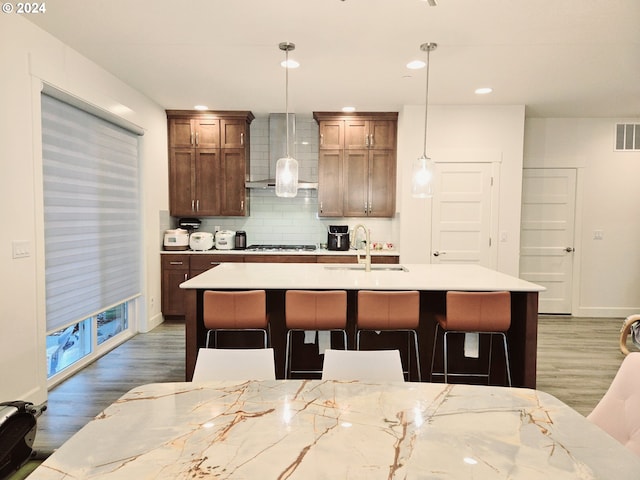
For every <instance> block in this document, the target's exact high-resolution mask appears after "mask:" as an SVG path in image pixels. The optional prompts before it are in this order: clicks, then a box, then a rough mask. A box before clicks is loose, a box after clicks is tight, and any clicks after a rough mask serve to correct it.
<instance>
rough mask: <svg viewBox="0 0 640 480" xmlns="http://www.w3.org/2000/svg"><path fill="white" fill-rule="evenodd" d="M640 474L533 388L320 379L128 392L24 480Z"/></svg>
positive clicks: (607, 440) (616, 449) (636, 464)
mask: <svg viewBox="0 0 640 480" xmlns="http://www.w3.org/2000/svg"><path fill="white" fill-rule="evenodd" d="M208 476H211V477H212V478H233V479H252V480H254V479H289V478H291V479H324V478H327V479H367V480H370V479H378V478H380V479H388V478H398V479H493V478H495V479H541V478H546V479H550V480H551V479H553V480H560V479H596V478H597V479H609V478H616V479H618V480H621V479H638V478H640V458H639V457H637V456H635V455H634V454H632V453H631V452H630V451H628V450H627V449H626V448H624V447H623V446H622V445H620V444H619V443H618V442H616V441H615V440H614V439H613V438H611V437H609V436H608V435H607V434H605V433H604V432H603V431H601V430H600V429H599V428H598V427H596V426H595V425H593V424H591V423H590V422H589V421H588V420H587V419H585V418H584V417H583V416H582V415H580V414H579V413H577V412H576V411H575V410H573V409H571V408H569V407H568V406H567V405H565V404H563V403H562V402H560V401H559V400H557V399H556V398H554V397H552V396H550V395H548V394H546V393H543V392H540V391H536V390H529V389H519V388H503V387H484V386H470V385H445V384H430V383H397V384H370V383H362V382H337V381H322V380H279V381H263V382H256V381H251V382H241V383H238V382H205V383H165V384H150V385H144V386H141V387H138V388H134V389H133V390H131V391H130V392H129V393H127V394H126V395H124V396H123V397H122V398H121V399H119V400H118V401H116V402H115V403H114V404H112V405H111V406H110V407H108V408H107V409H106V410H105V411H104V412H102V413H101V414H100V415H99V416H98V417H96V419H95V420H93V421H91V422H90V423H89V424H87V425H86V426H85V427H84V428H83V429H82V430H80V431H79V432H78V433H77V434H76V435H74V436H73V437H72V438H71V439H69V440H68V441H67V442H66V443H65V444H64V445H62V447H61V448H60V449H58V450H57V451H56V452H55V453H54V454H53V455H52V456H51V457H49V458H48V459H47V460H46V461H45V462H44V463H43V464H42V465H40V467H38V469H36V470H35V472H34V473H33V474H32V476H31V477H30V479H36V480H38V479H45V480H47V479H94V478H95V479H98V478H99V479H151V478H153V479H171V480H175V479H187V478H188V479H198V478H204V477H208Z"/></svg>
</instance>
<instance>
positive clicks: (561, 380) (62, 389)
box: [34, 316, 623, 454]
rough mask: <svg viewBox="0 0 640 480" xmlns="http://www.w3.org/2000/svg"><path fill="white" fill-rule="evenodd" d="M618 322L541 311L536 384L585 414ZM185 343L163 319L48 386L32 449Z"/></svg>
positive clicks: (43, 448) (614, 366)
mask: <svg viewBox="0 0 640 480" xmlns="http://www.w3.org/2000/svg"><path fill="white" fill-rule="evenodd" d="M622 321H623V319H622V318H620V319H613V318H573V317H563V316H557V317H541V318H540V322H539V330H538V373H537V388H538V389H539V390H542V391H545V392H547V393H550V394H552V395H554V396H556V397H557V398H559V399H560V400H562V401H563V402H565V403H566V404H568V405H570V406H571V407H573V408H574V409H575V410H577V411H578V412H580V413H581V414H583V415H587V414H588V413H589V412H590V411H591V410H592V409H593V407H594V406H595V405H596V403H597V402H598V401H599V400H600V398H601V397H602V395H603V394H604V392H605V391H606V390H607V388H608V387H609V384H610V383H611V380H612V379H613V377H614V375H615V374H616V372H617V370H618V367H619V366H620V363H621V362H622V359H623V355H622V354H621V353H620V351H619V349H618V338H619V335H620V333H619V332H620V327H621V325H622ZM184 342H185V340H184V324H183V323H177V322H165V323H163V324H162V325H160V326H158V327H157V328H155V329H154V330H152V331H151V332H149V333H145V334H139V335H136V336H135V337H134V338H132V339H131V340H129V341H128V342H125V343H124V344H122V345H120V346H119V347H117V348H116V349H114V350H113V351H111V352H109V353H108V354H107V355H105V356H104V357H102V358H100V359H98V360H97V361H95V362H94V363H92V364H91V365H89V366H88V367H87V368H85V369H84V370H82V371H81V372H79V373H77V374H76V375H74V376H73V377H71V378H69V379H67V380H66V381H64V382H63V383H61V384H60V385H58V386H57V387H55V388H54V389H52V390H51V391H50V392H49V399H48V410H47V411H46V412H45V413H44V414H43V415H42V416H41V417H40V418H39V419H38V431H37V435H36V441H35V445H34V448H35V449H36V450H37V451H38V452H40V453H41V454H46V453H47V452H51V451H53V450H54V449H56V448H58V447H59V446H60V445H61V444H62V443H64V442H65V441H66V440H67V439H68V438H69V437H70V436H71V435H73V434H74V433H75V432H77V431H78V430H79V429H80V428H82V426H83V425H85V424H86V423H87V422H89V421H90V420H91V419H92V418H93V417H95V416H96V415H98V414H99V413H100V412H101V411H102V410H103V409H104V408H106V407H107V406H108V405H110V404H111V403H112V402H113V401H115V400H116V399H118V398H119V397H120V396H122V395H123V394H125V393H126V392H127V391H129V390H130V389H132V388H133V387H136V386H138V385H142V384H146V383H155V382H179V381H183V380H184V369H185V367H184V365H185V353H184V348H185V347H184V345H185V344H184ZM426 354H427V352H424V353H423V355H426ZM429 354H430V352H429ZM427 375H428V372H425V377H426V376H427Z"/></svg>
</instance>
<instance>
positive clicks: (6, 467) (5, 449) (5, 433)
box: [0, 401, 47, 479]
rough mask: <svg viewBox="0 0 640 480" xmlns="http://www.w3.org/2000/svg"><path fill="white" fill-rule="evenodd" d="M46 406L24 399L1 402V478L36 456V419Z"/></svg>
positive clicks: (6, 476) (8, 475)
mask: <svg viewBox="0 0 640 480" xmlns="http://www.w3.org/2000/svg"><path fill="white" fill-rule="evenodd" d="M46 408H47V407H46V406H40V407H34V405H33V403H31V402H22V401H15V402H2V403H0V479H5V478H8V477H10V476H11V475H12V474H13V473H15V472H16V471H17V470H18V469H19V468H20V467H21V466H22V465H24V464H25V463H26V462H27V460H29V459H30V458H32V457H34V455H35V452H34V451H33V449H32V447H33V441H34V440H35V438H36V430H37V427H38V425H37V420H36V419H37V417H39V416H40V415H41V414H42V412H44V411H45V410H46Z"/></svg>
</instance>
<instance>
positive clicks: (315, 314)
mask: <svg viewBox="0 0 640 480" xmlns="http://www.w3.org/2000/svg"><path fill="white" fill-rule="evenodd" d="M285 323H286V328H287V346H286V353H285V365H284V374H285V378H290V377H291V374H292V373H322V370H293V369H292V367H291V363H292V362H291V357H292V349H293V346H292V344H291V335H292V333H293V332H295V331H304V330H321V331H330V332H333V331H338V332H342V338H343V341H344V349H345V350H346V349H347V331H346V328H347V292H346V291H344V290H327V291H315V290H287V292H286V294H285ZM320 353H321V354H322V353H323V352H320Z"/></svg>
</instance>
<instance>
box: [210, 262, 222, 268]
mask: <svg viewBox="0 0 640 480" xmlns="http://www.w3.org/2000/svg"><path fill="white" fill-rule="evenodd" d="M209 265H213V266H214V267H217V266H218V265H220V262H209Z"/></svg>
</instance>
